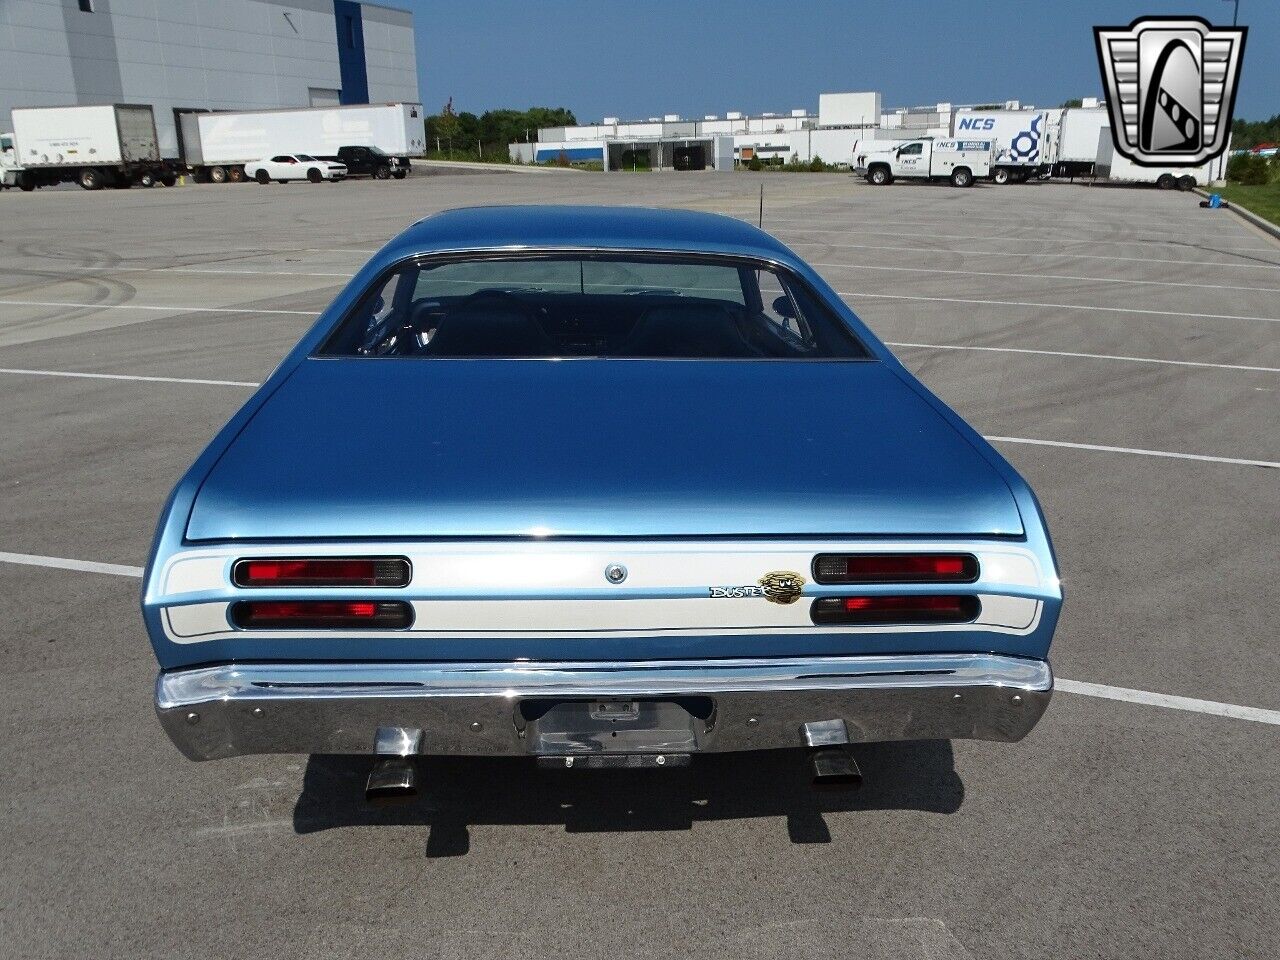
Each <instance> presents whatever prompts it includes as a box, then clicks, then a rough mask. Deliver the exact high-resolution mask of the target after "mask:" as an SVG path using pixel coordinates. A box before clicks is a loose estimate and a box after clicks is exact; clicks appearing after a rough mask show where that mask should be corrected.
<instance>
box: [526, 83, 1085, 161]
mask: <svg viewBox="0 0 1280 960" xmlns="http://www.w3.org/2000/svg"><path fill="white" fill-rule="evenodd" d="M993 107H996V108H998V109H1001V110H1028V111H1030V110H1034V109H1035V108H1034V107H1033V106H1031V105H1030V104H1022V103H1019V102H1018V101H1017V100H1008V101H1004V102H1003V103H1000V104H981V105H973V104H951V103H938V104H929V105H927V106H919V107H902V108H897V109H892V110H888V111H886V110H883V109H882V106H881V95H880V94H879V93H878V92H875V91H866V92H854V93H824V94H821V95H820V96H819V97H818V110H817V113H816V114H815V113H811V112H810V111H809V110H808V109H803V108H801V109H793V110H790V111H788V112H786V113H763V114H758V115H754V116H750V115H747V114H744V113H742V112H739V111H730V112H728V113H725V114H724V115H723V116H720V115H715V114H708V115H706V116H704V117H703V118H702V119H701V120H688V119H685V118H683V117H680V116H679V115H676V114H666V115H664V116H661V117H649V118H648V119H646V120H637V121H622V120H619V119H618V118H617V117H605V118H604V119H603V120H602V121H601V122H600V123H595V124H585V125H580V126H576V127H548V128H546V129H542V130H539V131H538V139H537V142H536V143H513V144H511V145H510V148H509V149H510V152H511V157H512V159H519V160H520V161H521V162H524V163H545V162H547V161H555V160H557V159H559V158H562V157H563V158H565V159H568V160H569V161H570V162H574V163H577V162H583V161H601V162H603V164H604V167H605V169H606V170H610V169H618V168H620V167H624V166H627V165H628V161H629V160H633V159H634V158H635V157H636V156H637V155H642V156H643V157H644V161H643V162H642V164H641V165H642V166H645V167H651V168H657V169H664V168H674V169H704V168H708V167H714V168H715V169H717V170H722V169H732V168H733V161H735V160H736V161H741V162H746V161H750V160H752V159H756V158H759V159H760V160H764V161H770V160H776V161H787V160H790V159H791V158H795V159H797V160H799V161H801V162H808V161H809V160H812V159H813V158H814V157H821V158H822V159H823V160H825V161H827V162H829V163H845V162H848V161H849V160H850V158H851V155H852V153H853V150H854V146H855V144H858V143H860V142H861V143H865V142H866V141H869V140H902V139H910V138H913V137H949V136H951V130H952V121H953V118H954V117H955V116H956V115H957V114H962V113H965V112H967V111H973V110H979V109H991V108H993ZM1083 108H1084V109H1091V110H1097V109H1099V108H1100V103H1099V101H1098V100H1096V99H1093V98H1087V99H1086V100H1085V101H1084V103H1083ZM690 151H693V163H690V162H689V159H688V154H689V152H690ZM682 156H683V158H684V160H685V162H684V163H681V162H679V161H680V160H681V159H682ZM713 156H714V157H715V162H712V157H713ZM703 159H705V161H706V162H705V163H700V161H701V160H703Z"/></svg>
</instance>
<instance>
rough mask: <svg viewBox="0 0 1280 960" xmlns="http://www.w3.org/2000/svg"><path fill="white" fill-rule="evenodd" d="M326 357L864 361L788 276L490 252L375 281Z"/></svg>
mask: <svg viewBox="0 0 1280 960" xmlns="http://www.w3.org/2000/svg"><path fill="white" fill-rule="evenodd" d="M319 355H321V356H346V357H355V356H359V357H426V358H430V357H438V358H464V357H465V358H495V359H496V358H563V357H598V358H609V357H613V358H619V359H646V358H650V359H667V358H672V359H674V358H680V359H707V360H752V359H760V360H768V359H777V360H831V359H866V358H867V357H868V356H869V354H868V352H867V351H866V349H865V348H864V347H863V346H862V344H861V343H859V342H858V340H857V339H856V338H855V337H854V336H853V334H852V333H851V331H850V330H849V329H848V327H847V326H846V325H845V324H844V322H843V321H841V320H840V319H839V318H838V317H836V316H835V315H834V314H833V313H832V312H831V310H830V308H828V307H826V306H825V305H824V304H823V303H822V302H821V301H820V300H819V299H818V298H817V296H816V295H814V294H813V293H811V292H810V291H809V290H808V288H807V287H806V286H805V285H804V284H803V283H802V282H800V281H799V280H798V279H796V278H795V277H792V276H791V275H790V274H788V273H787V272H786V271H783V270H778V269H776V268H774V267H772V266H768V265H765V264H759V263H753V262H747V261H740V260H724V259H714V258H711V259H709V258H693V257H680V258H677V257H671V256H639V255H627V256H599V257H584V256H581V255H578V254H572V255H547V256H534V257H530V256H522V257H485V258H476V259H468V260H444V261H437V262H426V263H415V264H408V265H405V266H402V267H400V268H398V269H396V270H394V271H392V272H391V273H390V274H388V275H385V276H384V277H383V278H382V279H380V280H379V281H377V282H376V283H375V284H374V285H373V287H372V288H371V289H370V290H369V292H368V293H367V294H366V295H365V296H364V297H363V298H362V299H361V301H360V303H359V304H358V305H357V307H356V308H355V310H353V311H352V312H351V313H350V314H349V315H348V316H347V317H345V318H344V319H343V321H342V322H341V323H340V324H339V325H338V327H337V329H336V330H335V331H334V333H333V334H332V335H331V336H330V337H329V339H328V340H327V341H326V343H325V344H324V346H323V347H322V348H321V349H320V351H319Z"/></svg>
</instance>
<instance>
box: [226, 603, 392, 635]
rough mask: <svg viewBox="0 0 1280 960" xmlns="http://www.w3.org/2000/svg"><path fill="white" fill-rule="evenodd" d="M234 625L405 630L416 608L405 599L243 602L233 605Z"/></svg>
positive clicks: (261, 628) (250, 627) (264, 627)
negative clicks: (383, 600)
mask: <svg viewBox="0 0 1280 960" xmlns="http://www.w3.org/2000/svg"><path fill="white" fill-rule="evenodd" d="M231 622H232V623H234V624H235V625H236V626H237V627H240V628H241V629H242V630H265V629H277V630H278V629H286V630H305V629H333V628H344V629H349V628H353V627H354V628H357V629H366V630H401V629H403V628H405V627H407V626H409V625H410V624H411V623H413V607H411V606H410V605H409V604H407V603H405V602H404V601H402V600H392V601H385V602H378V601H372V600H242V601H241V602H239V603H235V604H232V606H231Z"/></svg>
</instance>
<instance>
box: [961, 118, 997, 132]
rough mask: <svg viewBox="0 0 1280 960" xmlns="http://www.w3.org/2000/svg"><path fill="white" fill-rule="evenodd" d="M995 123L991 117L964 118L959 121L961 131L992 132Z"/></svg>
mask: <svg viewBox="0 0 1280 960" xmlns="http://www.w3.org/2000/svg"><path fill="white" fill-rule="evenodd" d="M995 125H996V122H995V120H994V119H993V118H992V117H964V118H962V119H961V120H960V126H959V129H961V130H993V129H995Z"/></svg>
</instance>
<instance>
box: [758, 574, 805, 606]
mask: <svg viewBox="0 0 1280 960" xmlns="http://www.w3.org/2000/svg"><path fill="white" fill-rule="evenodd" d="M760 589H761V590H763V591H764V598H765V599H766V600H768V601H769V602H770V603H795V602H796V601H797V600H799V599H800V591H801V590H802V589H804V577H802V576H800V574H798V573H792V572H791V571H790V570H775V571H773V573H766V574H765V575H764V576H763V577H761V578H760Z"/></svg>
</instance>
